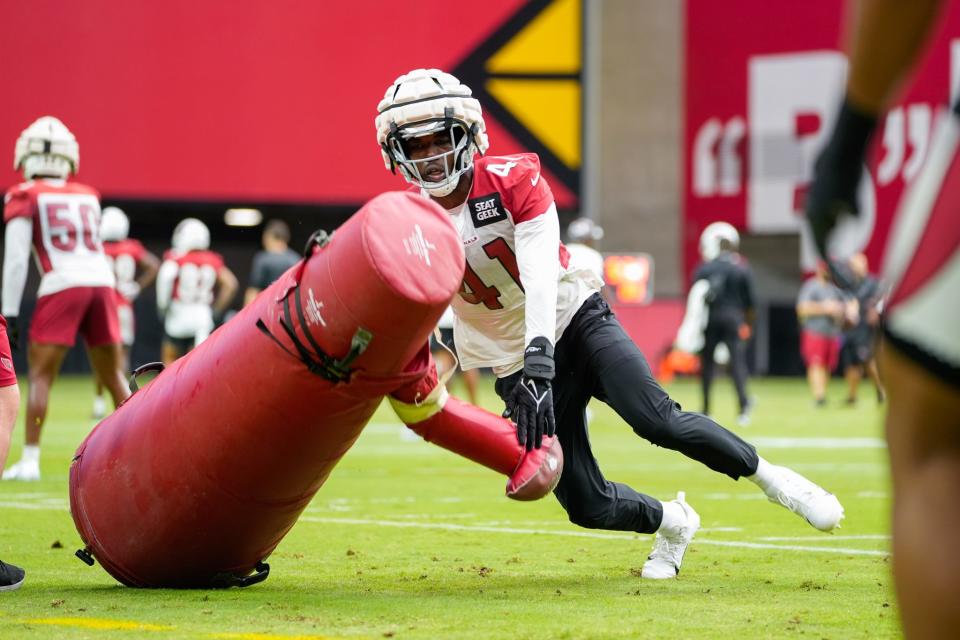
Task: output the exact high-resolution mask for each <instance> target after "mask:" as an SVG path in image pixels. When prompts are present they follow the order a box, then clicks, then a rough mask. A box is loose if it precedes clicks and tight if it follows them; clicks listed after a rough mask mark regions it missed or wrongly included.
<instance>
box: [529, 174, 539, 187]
mask: <svg viewBox="0 0 960 640" xmlns="http://www.w3.org/2000/svg"><path fill="white" fill-rule="evenodd" d="M538 182H540V172H539V171H537V175H535V176H533V177H532V178H530V184H532V185H533V186H537V183H538Z"/></svg>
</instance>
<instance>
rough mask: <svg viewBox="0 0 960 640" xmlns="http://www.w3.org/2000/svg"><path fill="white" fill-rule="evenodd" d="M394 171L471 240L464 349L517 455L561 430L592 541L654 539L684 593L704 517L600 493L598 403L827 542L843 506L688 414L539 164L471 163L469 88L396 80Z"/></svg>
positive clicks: (652, 571) (567, 494) (475, 110)
mask: <svg viewBox="0 0 960 640" xmlns="http://www.w3.org/2000/svg"><path fill="white" fill-rule="evenodd" d="M377 110H378V112H379V115H378V116H377V119H376V127H377V141H378V142H379V144H380V147H381V150H382V152H383V159H384V162H385V163H386V166H387V168H388V169H390V170H392V171H394V172H396V171H399V172H400V173H401V175H403V177H404V178H405V179H406V180H407V181H408V182H410V183H411V184H412V185H414V186H413V187H412V189H413V190H415V191H419V192H420V193H421V194H422V195H424V196H425V197H430V198H432V199H433V200H434V201H436V202H437V203H438V204H440V205H441V206H442V207H443V208H445V209H446V210H447V211H448V212H449V214H450V219H451V220H452V222H453V223H454V226H455V227H456V228H457V230H458V231H459V234H460V237H461V240H462V242H463V247H464V251H465V254H466V269H465V272H464V276H463V282H462V284H461V287H460V292H459V295H458V296H454V299H453V302H452V304H453V309H454V313H455V322H454V336H455V342H456V345H457V352H458V354H459V356H460V359H461V361H462V363H463V367H464V369H473V368H476V367H492V368H493V371H494V373H495V374H496V376H497V382H496V390H497V393H498V394H499V395H500V397H501V398H503V400H504V401H505V403H506V411H505V413H504V415H505V416H509V417H510V418H512V419H513V421H514V422H515V423H516V426H517V436H518V439H519V441H520V443H522V444H525V445H526V446H527V448H528V449H529V448H533V447H539V446H540V443H541V438H542V436H543V435H544V434H548V435H552V434H553V433H554V431H555V432H556V436H557V438H558V439H559V441H560V444H561V446H562V448H563V455H564V459H565V463H564V469H563V473H562V475H561V478H560V481H559V484H558V485H557V487H556V489H555V491H554V493H555V495H556V496H557V499H558V500H559V501H560V503H561V504H562V505H563V507H564V508H565V509H566V511H567V513H568V515H569V517H570V520H571V521H572V522H574V523H576V524H579V525H581V526H584V527H589V528H597V529H612V530H621V531H637V532H641V533H653V532H657V539H656V542H655V545H654V550H653V553H652V554H651V555H650V556H649V559H648V560H647V562H646V563H645V564H644V567H643V576H644V577H647V578H673V577H675V576H676V575H677V573H678V571H679V569H680V563H681V561H682V559H683V555H684V552H685V551H686V547H687V545H688V544H689V542H690V540H691V539H692V538H693V534H694V532H695V531H696V529H697V528H698V527H699V523H700V518H699V516H698V515H697V514H696V512H695V511H694V510H693V509H692V508H691V507H690V505H688V504H687V503H686V501H685V500H684V499H683V497H682V495H680V496H678V498H677V500H673V501H670V502H665V503H664V502H661V501H660V500H657V499H656V498H652V497H650V496H647V495H644V494H642V493H638V492H637V491H635V490H633V489H632V488H630V487H628V486H627V485H625V484H620V483H615V482H611V481H609V480H607V479H606V478H604V476H603V474H602V473H601V471H600V468H599V466H598V464H597V461H596V459H595V458H594V457H593V453H592V452H591V450H590V441H589V437H588V434H587V424H586V420H585V409H586V405H587V402H588V401H589V399H590V398H591V397H595V398H597V399H599V400H602V401H604V402H606V403H607V404H609V405H610V406H611V407H613V409H614V410H616V412H617V413H618V414H619V415H620V416H621V417H623V419H624V420H625V421H626V422H627V423H629V424H630V426H631V427H632V428H633V430H634V431H635V432H636V433H637V435H639V436H641V437H643V438H646V439H647V440H649V441H650V442H653V443H654V444H657V445H659V446H662V447H666V448H669V449H674V450H677V451H680V452H681V453H683V454H685V455H687V456H689V457H691V458H693V459H695V460H697V461H699V462H702V463H703V464H705V465H707V466H708V467H710V468H711V469H713V470H715V471H718V472H720V473H724V474H726V475H729V476H730V477H731V478H734V479H737V478H740V477H743V476H746V477H748V478H749V479H750V480H752V481H753V482H755V483H757V484H758V485H759V486H760V487H761V488H762V489H763V490H764V492H765V493H766V494H767V496H768V497H769V498H770V499H771V500H772V501H774V502H779V503H780V504H782V505H784V506H785V507H787V508H789V509H791V510H792V511H794V512H796V513H797V514H799V515H801V516H802V517H804V518H805V519H807V521H808V522H810V524H812V525H813V526H815V527H816V528H818V529H821V530H824V531H829V530H831V529H833V528H834V527H835V526H837V524H838V523H839V521H840V519H841V518H842V517H843V508H842V507H841V506H840V503H839V502H838V501H837V499H836V498H835V497H834V496H833V495H832V494H830V493H828V492H826V491H824V490H823V489H821V488H820V487H818V486H817V485H815V484H814V483H812V482H810V481H809V480H807V479H805V478H803V477H802V476H800V475H798V474H796V473H794V472H793V471H790V470H789V469H786V468H784V467H777V466H774V465H771V464H769V463H767V462H766V461H765V460H763V459H762V458H760V457H758V456H757V453H756V450H755V449H754V447H753V446H751V445H750V444H748V443H746V442H744V441H743V440H741V439H740V438H738V437H737V436H736V435H734V434H733V433H731V432H729V431H727V430H726V429H724V428H723V427H721V426H720V425H719V424H717V423H716V422H714V421H713V420H711V419H710V418H708V417H706V416H704V415H701V414H696V413H687V412H684V411H681V410H680V406H679V405H678V404H677V403H676V402H674V401H673V400H672V399H670V397H669V396H668V395H667V394H666V392H665V391H664V390H663V389H662V388H661V387H660V386H659V385H658V384H657V382H656V381H655V380H654V378H653V375H652V374H651V372H650V367H649V366H648V364H647V361H646V359H644V357H643V355H642V354H641V353H640V351H639V350H638V349H637V347H636V345H635V344H634V343H633V342H632V341H631V340H630V338H629V336H627V334H626V333H625V332H624V330H623V328H622V327H621V326H620V323H619V322H618V321H617V319H616V317H615V316H614V315H613V313H612V312H611V310H610V308H609V307H608V306H607V304H606V302H605V301H604V300H603V298H602V296H601V295H600V293H599V291H600V288H601V286H602V283H601V282H600V280H599V279H598V278H597V276H596V275H595V274H594V273H592V272H591V271H590V270H589V269H585V268H578V267H576V266H574V265H572V264H571V263H570V261H569V254H568V252H567V250H566V248H565V247H564V246H563V245H562V244H561V242H560V226H559V222H558V219H557V210H556V206H555V205H554V200H553V195H552V193H551V191H550V187H549V185H548V184H547V180H546V179H545V178H544V177H543V176H542V175H541V173H540V160H539V158H538V157H537V156H536V155H535V154H531V153H522V154H517V155H510V156H486V157H479V158H475V157H474V156H475V155H477V154H479V155H480V156H483V154H484V153H485V152H486V150H487V146H488V142H487V134H486V127H485V124H484V121H483V116H482V113H481V108H480V103H479V102H478V101H477V100H476V99H474V98H473V97H472V95H471V91H470V89H469V88H468V87H466V86H464V85H463V84H461V83H460V81H459V80H457V78H455V77H453V76H452V75H449V74H447V73H443V72H441V71H438V70H436V69H417V70H415V71H411V72H410V73H408V74H406V75H404V76H401V77H400V78H398V79H397V80H396V81H395V82H394V83H393V84H392V85H391V86H390V87H389V88H388V89H387V92H386V95H385V96H384V98H383V100H382V101H381V102H380V104H379V106H378V108H377Z"/></svg>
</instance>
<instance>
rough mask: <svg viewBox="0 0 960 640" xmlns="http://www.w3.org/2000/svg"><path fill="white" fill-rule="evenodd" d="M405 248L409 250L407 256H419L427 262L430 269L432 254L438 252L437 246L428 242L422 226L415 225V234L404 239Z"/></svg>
mask: <svg viewBox="0 0 960 640" xmlns="http://www.w3.org/2000/svg"><path fill="white" fill-rule="evenodd" d="M403 248H404V249H406V250H407V255H411V256H417V257H418V258H420V259H421V260H423V261H424V262H426V263H427V266H428V267H429V266H432V265H431V264H430V252H431V251H436V250H437V246H436V245H435V244H433V243H432V242H430V241H429V240H427V238H426V237H425V236H424V235H423V229H421V228H420V225H418V224H415V225H413V233H411V234H410V237H409V238H404V239H403Z"/></svg>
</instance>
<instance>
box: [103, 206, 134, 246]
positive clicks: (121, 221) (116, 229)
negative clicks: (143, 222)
mask: <svg viewBox="0 0 960 640" xmlns="http://www.w3.org/2000/svg"><path fill="white" fill-rule="evenodd" d="M129 233H130V220H129V219H128V218H127V214H125V213H124V212H123V210H122V209H120V208H118V207H104V208H103V212H102V213H101V214H100V239H101V240H107V241H109V242H119V241H120V240H126V239H127V235H128V234H129Z"/></svg>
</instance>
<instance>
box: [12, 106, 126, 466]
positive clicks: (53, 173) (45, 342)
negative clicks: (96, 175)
mask: <svg viewBox="0 0 960 640" xmlns="http://www.w3.org/2000/svg"><path fill="white" fill-rule="evenodd" d="M78 164H79V147H78V146H77V141H76V138H74V136H73V134H72V133H70V130H69V129H67V128H66V127H65V126H64V125H63V123H62V122H60V121H59V120H57V119H56V118H53V117H51V116H44V117H42V118H40V119H38V120H37V121H36V122H34V123H33V124H31V125H30V126H29V127H27V128H26V129H25V130H24V131H23V133H21V134H20V137H19V139H18V140H17V144H16V149H15V152H14V168H15V169H19V170H22V171H23V177H24V178H25V179H26V182H23V183H21V184H18V185H16V186H15V187H11V188H10V189H9V190H8V191H7V193H6V196H5V197H4V209H3V219H4V221H5V222H6V223H7V228H6V233H5V241H4V259H3V315H5V316H6V317H7V321H8V322H9V323H10V338H11V340H10V341H11V344H12V346H13V348H15V349H16V348H17V347H18V342H19V331H18V330H19V327H18V318H17V316H19V315H20V302H21V298H22V297H23V288H24V286H25V284H26V280H27V269H28V267H27V264H28V263H29V259H30V247H31V244H32V246H33V254H34V257H35V258H36V263H37V268H38V270H39V271H40V273H41V278H40V288H39V290H38V291H37V306H36V308H35V309H34V311H33V318H31V321H30V336H29V346H28V351H27V362H28V365H29V373H28V381H29V390H30V391H29V396H28V399H27V424H26V446H25V447H24V449H23V457H22V458H21V460H20V461H19V462H17V463H16V464H15V465H13V466H12V467H11V468H10V469H8V470H7V472H6V473H5V474H4V477H5V478H9V479H18V480H38V479H39V478H40V466H39V460H40V431H41V429H42V428H43V423H44V420H45V419H46V415H47V401H48V399H49V397H50V387H51V386H52V384H53V381H54V379H55V378H56V377H57V374H58V373H59V372H60V366H61V365H62V364H63V359H64V357H65V356H66V354H67V351H68V350H69V349H70V347H71V346H73V344H74V341H75V340H76V335H77V333H78V332H79V333H81V334H82V335H83V337H84V340H85V341H86V343H87V352H88V354H89V357H90V363H91V365H92V366H93V370H94V373H95V374H96V376H97V377H98V378H99V379H100V380H102V381H103V383H104V384H105V385H106V387H107V389H108V390H109V391H110V395H111V396H112V397H113V402H114V405H116V404H119V403H120V402H121V401H122V400H123V399H124V398H126V397H127V395H129V391H128V390H127V386H126V384H125V382H124V379H123V374H122V372H121V370H120V357H121V356H120V329H119V327H118V326H117V304H116V300H115V299H114V293H113V285H114V277H113V273H111V271H110V265H109V264H108V263H107V260H106V258H105V257H104V254H103V246H102V245H101V243H100V195H99V194H98V193H97V191H96V190H95V189H93V188H91V187H88V186H86V185H84V184H80V183H78V182H69V181H67V178H68V177H69V176H70V175H71V174H75V173H76V172H77V166H78Z"/></svg>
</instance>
